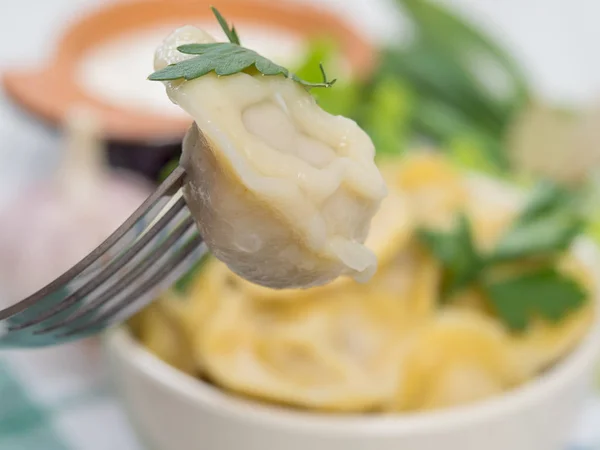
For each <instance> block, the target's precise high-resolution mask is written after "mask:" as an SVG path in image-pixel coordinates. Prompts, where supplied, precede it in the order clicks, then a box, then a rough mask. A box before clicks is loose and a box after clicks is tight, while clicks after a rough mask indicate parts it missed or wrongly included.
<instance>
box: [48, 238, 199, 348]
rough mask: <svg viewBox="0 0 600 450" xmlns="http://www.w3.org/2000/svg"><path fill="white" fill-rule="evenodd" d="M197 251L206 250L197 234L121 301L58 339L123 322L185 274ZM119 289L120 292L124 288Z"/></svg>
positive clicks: (62, 334) (120, 282) (194, 259)
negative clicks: (112, 322)
mask: <svg viewBox="0 0 600 450" xmlns="http://www.w3.org/2000/svg"><path fill="white" fill-rule="evenodd" d="M200 248H201V249H202V253H203V254H204V253H206V251H207V250H206V246H205V245H203V240H202V238H201V237H200V235H199V234H196V235H195V236H194V237H193V238H192V239H191V240H189V241H188V242H187V243H186V244H185V245H184V246H183V247H182V248H181V250H180V251H179V252H177V254H176V255H175V256H174V257H172V258H170V259H169V260H167V261H166V262H165V263H164V264H163V265H162V267H160V269H159V270H157V271H156V272H155V273H154V274H153V275H152V276H151V277H149V278H148V279H147V280H146V281H144V282H143V283H141V284H140V285H139V286H138V287H137V288H136V289H134V290H133V292H131V293H129V295H127V296H126V297H125V298H124V299H123V300H121V301H119V302H118V303H116V304H115V305H113V306H112V307H110V308H108V309H107V310H106V311H104V312H103V313H102V314H100V315H98V316H96V317H94V318H92V319H91V320H90V321H89V322H86V323H83V324H81V325H78V326H77V327H75V328H72V329H71V330H69V331H67V332H66V333H61V334H59V335H58V337H70V336H74V335H76V334H78V333H81V332H87V331H89V330H90V329H101V328H104V327H105V325H107V324H108V323H110V322H111V319H112V320H115V319H116V320H117V321H120V320H124V319H126V318H127V317H128V316H129V315H131V314H133V313H134V312H136V311H138V310H139V309H141V308H143V307H144V306H145V305H146V304H147V303H149V302H150V301H152V300H153V299H154V298H155V296H156V291H157V290H160V289H161V288H163V287H167V286H169V285H170V284H171V283H173V282H175V281H176V280H177V279H179V278H180V277H181V276H182V275H183V274H184V273H185V272H186V271H187V270H189V269H190V267H191V266H192V265H193V263H194V261H196V259H197V258H196V257H195V255H194V251H195V250H198V249H200ZM118 284H120V285H122V281H121V280H119V282H118ZM120 287H121V288H123V287H124V286H120ZM123 312H126V315H127V317H124V316H123V314H120V313H123ZM67 325H68V324H67Z"/></svg>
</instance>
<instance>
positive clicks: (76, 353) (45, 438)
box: [0, 340, 600, 450]
mask: <svg viewBox="0 0 600 450" xmlns="http://www.w3.org/2000/svg"><path fill="white" fill-rule="evenodd" d="M599 424H600V393H599V394H598V396H595V395H590V397H589V399H588V402H587V404H586V405H585V408H584V411H583V412H582V416H581V420H580V422H579V425H578V427H577V429H576V430H575V432H574V434H573V440H572V444H571V446H570V448H569V449H567V450H600V426H599ZM0 449H1V450H144V448H143V447H142V445H141V444H140V443H139V441H138V440H137V438H136V437H135V435H134V434H133V432H132V430H131V429H130V426H129V423H128V421H127V418H126V417H125V415H124V413H123V411H122V409H121V408H120V406H119V403H118V401H117V399H116V398H115V397H114V395H113V393H112V391H111V389H110V387H109V384H108V379H107V374H106V367H105V366H104V364H103V363H102V355H101V349H100V347H99V344H98V342H97V341H95V340H89V341H86V342H80V343H75V344H68V345H65V346H61V347H57V348H49V349H41V350H38V349H35V350H7V351H3V352H2V353H0ZM164 450H168V449H164ZM531 450H537V449H531Z"/></svg>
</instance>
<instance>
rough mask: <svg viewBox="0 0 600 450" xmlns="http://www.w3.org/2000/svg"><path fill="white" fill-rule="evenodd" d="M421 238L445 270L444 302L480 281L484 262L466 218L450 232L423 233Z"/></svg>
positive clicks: (429, 231)
mask: <svg viewBox="0 0 600 450" xmlns="http://www.w3.org/2000/svg"><path fill="white" fill-rule="evenodd" d="M419 237H420V239H421V240H422V242H423V243H424V244H425V245H426V246H427V247H428V248H429V249H430V250H431V252H432V253H433V255H434V256H435V257H436V258H437V259H439V260H440V261H441V262H442V264H443V266H444V279H443V282H442V297H443V298H446V297H448V296H450V295H452V294H453V293H455V292H457V291H458V290H460V289H462V288H464V287H465V286H467V285H469V284H470V283H471V282H473V281H474V279H475V278H477V275H478V273H479V271H480V269H481V266H482V263H483V261H482V258H481V256H480V255H479V254H478V252H477V249H476V248H475V244H474V242H473V233H472V230H471V223H470V222H469V219H468V218H467V217H466V216H465V215H460V217H459V220H458V223H457V226H456V228H455V229H454V230H453V231H451V232H448V233H445V232H437V231H432V230H420V231H419Z"/></svg>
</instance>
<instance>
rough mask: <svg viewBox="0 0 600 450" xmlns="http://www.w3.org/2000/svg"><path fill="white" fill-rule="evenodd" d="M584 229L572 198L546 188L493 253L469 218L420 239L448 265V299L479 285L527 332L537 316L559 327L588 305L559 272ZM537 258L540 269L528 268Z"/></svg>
mask: <svg viewBox="0 0 600 450" xmlns="http://www.w3.org/2000/svg"><path fill="white" fill-rule="evenodd" d="M583 224H584V222H583V218H582V216H581V214H579V213H578V211H577V203H576V202H575V201H574V199H573V196H572V194H571V193H570V192H567V191H564V190H562V189H561V188H558V187H556V186H554V185H551V184H548V183H542V184H540V185H539V186H538V187H537V188H536V189H535V190H534V192H533V195H532V196H531V198H530V200H529V202H527V204H526V206H525V207H524V208H523V211H522V212H521V213H520V214H519V215H518V217H517V218H516V219H515V220H514V222H513V224H512V226H511V227H510V228H509V230H508V231H507V232H506V233H505V235H504V236H503V237H502V238H501V239H500V241H499V242H498V244H497V245H496V247H495V248H494V249H493V250H492V251H491V252H489V253H487V252H486V253H485V254H482V253H480V252H479V251H478V249H477V248H476V246H475V244H474V241H473V236H472V231H471V224H470V222H469V219H468V218H467V217H466V216H465V215H464V214H463V215H461V216H460V218H459V221H458V224H457V227H456V228H455V229H454V230H453V231H451V232H449V233H445V232H437V231H431V230H421V231H420V232H419V237H420V239H421V242H422V243H423V244H424V245H425V246H426V247H427V248H428V249H429V250H430V251H431V252H432V253H433V255H434V256H435V257H436V258H437V259H438V260H439V261H440V262H441V263H442V266H443V278H442V286H441V298H442V299H447V298H448V297H449V296H450V295H452V294H454V293H456V292H457V291H459V290H461V289H464V288H466V287H468V286H469V285H472V284H475V283H476V284H477V285H478V287H479V288H481V289H482V291H483V292H484V293H485V295H486V297H487V298H488V300H489V302H490V303H491V306H492V307H493V309H494V310H495V311H496V313H497V314H498V317H499V318H500V320H502V321H503V322H504V323H505V325H506V326H507V327H508V328H509V329H511V330H513V331H521V330H524V329H525V328H527V325H528V324H529V322H530V320H531V319H532V318H533V317H535V316H538V317H542V318H544V319H547V320H550V321H554V322H556V321H559V320H561V319H562V318H563V317H565V316H566V315H568V314H569V313H570V312H571V311H573V310H575V309H577V308H579V307H580V306H581V305H582V304H583V303H584V302H585V300H586V298H587V295H586V292H585V291H584V289H583V288H582V287H581V286H580V285H579V284H578V283H577V282H576V281H575V280H573V279H571V278H569V277H567V276H565V275H563V274H561V273H560V272H558V270H557V269H556V268H555V267H554V266H555V258H556V256H557V255H558V254H559V253H560V252H563V251H565V250H566V249H567V248H568V247H569V245H571V243H572V242H573V239H574V238H575V237H576V236H577V235H578V234H579V233H580V232H581V231H582V228H583ZM531 258H538V260H536V264H535V265H534V267H535V268H531V265H528V264H524V263H527V262H529V261H531ZM496 269H500V270H496ZM505 269H510V270H508V271H507V270H505ZM500 274H503V275H500Z"/></svg>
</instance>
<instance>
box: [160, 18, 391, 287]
mask: <svg viewBox="0 0 600 450" xmlns="http://www.w3.org/2000/svg"><path fill="white" fill-rule="evenodd" d="M192 42H193V43H207V42H214V40H213V39H212V38H211V37H210V36H209V35H208V34H206V33H205V32H203V31H202V30H198V29H196V28H193V27H184V28H182V29H180V30H177V31H175V32H174V34H172V35H171V36H170V37H168V38H167V40H166V41H165V42H164V45H163V46H162V47H161V48H159V49H158V50H157V53H156V58H155V66H156V68H157V69H158V68H162V67H164V66H165V65H167V64H172V63H175V62H178V61H180V60H181V59H183V58H185V57H186V56H185V55H182V54H180V53H178V52H177V51H176V50H174V49H176V47H177V46H179V45H182V44H185V43H192ZM166 86H167V93H168V95H169V97H170V98H171V100H172V101H173V102H175V103H177V104H178V105H179V106H181V107H182V108H183V109H184V110H185V111H187V112H188V113H189V114H190V115H191V116H192V117H193V119H194V120H195V124H194V125H193V126H192V127H191V128H190V130H189V131H188V134H187V135H186V138H185V140H184V145H183V156H182V160H181V164H182V166H183V167H184V168H185V169H186V171H187V173H188V178H187V182H186V186H185V189H184V196H185V199H186V201H187V203H188V205H189V207H190V210H191V211H192V213H193V214H194V217H196V219H197V223H198V228H199V230H200V233H201V234H202V236H203V237H204V239H205V241H206V243H207V245H208V247H209V248H210V249H211V251H212V253H213V254H214V255H215V256H216V257H217V258H218V259H220V260H222V261H223V262H225V263H226V264H227V265H228V266H229V267H230V269H232V270H233V271H234V272H236V273H237V274H238V275H240V276H242V277H243V278H245V279H247V280H249V281H251V282H253V283H256V284H259V285H262V286H267V287H272V288H306V287H311V286H318V285H323V284H326V283H328V282H330V281H332V280H334V279H335V278H337V277H338V276H340V275H350V276H352V277H354V278H355V279H357V280H359V281H363V280H368V279H369V278H370V277H371V276H372V275H373V273H374V272H375V270H376V265H377V260H376V257H375V255H374V254H373V253H372V252H371V251H370V250H369V249H367V247H366V246H365V245H364V241H365V239H366V237H367V234H368V232H369V226H370V223H371V219H372V217H373V216H374V214H375V212H376V211H377V210H378V208H379V204H380V202H381V200H382V199H383V198H384V197H385V195H386V187H385V183H384V181H383V178H382V176H381V174H380V173H379V171H378V170H377V167H376V166H375V164H374V161H373V158H374V153H375V150H374V147H373V144H372V142H371V140H370V138H369V137H368V136H367V134H366V133H365V132H364V131H363V130H361V129H360V128H359V127H358V126H357V125H356V123H355V122H353V121H352V120H349V119H346V118H344V117H341V116H333V115H331V114H328V113H327V112H325V111H323V110H322V109H321V108H320V107H319V106H318V105H317V103H316V102H315V100H314V98H313V97H312V96H311V95H310V93H309V92H308V91H307V90H306V89H305V88H304V87H302V86H301V85H300V84H298V83H296V82H295V81H293V80H292V79H290V78H286V77H284V76H263V75H260V74H256V75H249V74H246V73H238V74H235V75H230V76H223V77H218V76H216V75H215V74H214V73H210V74H208V75H205V76H202V77H200V78H197V79H194V80H191V81H183V80H176V81H174V82H167V83H166Z"/></svg>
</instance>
